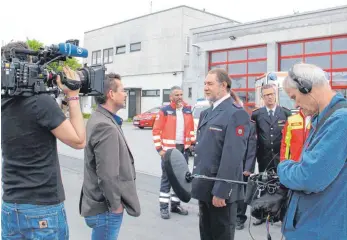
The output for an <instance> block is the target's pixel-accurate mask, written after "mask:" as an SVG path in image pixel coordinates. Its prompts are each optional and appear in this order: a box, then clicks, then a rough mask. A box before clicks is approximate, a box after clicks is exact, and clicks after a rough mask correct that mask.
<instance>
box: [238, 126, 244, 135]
mask: <svg viewBox="0 0 347 240" xmlns="http://www.w3.org/2000/svg"><path fill="white" fill-rule="evenodd" d="M244 134H245V127H244V126H238V127H237V128H236V135H237V136H243V135H244Z"/></svg>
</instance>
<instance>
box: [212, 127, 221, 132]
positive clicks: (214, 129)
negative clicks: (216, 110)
mask: <svg viewBox="0 0 347 240" xmlns="http://www.w3.org/2000/svg"><path fill="white" fill-rule="evenodd" d="M210 130H212V131H218V132H221V131H223V129H221V128H216V127H210Z"/></svg>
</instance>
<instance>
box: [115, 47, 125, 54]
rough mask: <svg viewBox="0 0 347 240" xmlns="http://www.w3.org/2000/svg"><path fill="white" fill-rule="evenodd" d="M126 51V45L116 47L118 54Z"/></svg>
mask: <svg viewBox="0 0 347 240" xmlns="http://www.w3.org/2000/svg"><path fill="white" fill-rule="evenodd" d="M122 53H125V45H123V46H118V47H116V54H122Z"/></svg>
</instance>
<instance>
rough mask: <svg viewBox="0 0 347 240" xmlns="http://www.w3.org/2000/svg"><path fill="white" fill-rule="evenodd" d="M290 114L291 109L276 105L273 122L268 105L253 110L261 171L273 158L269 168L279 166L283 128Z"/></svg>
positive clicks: (252, 117)
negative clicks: (267, 108)
mask: <svg viewBox="0 0 347 240" xmlns="http://www.w3.org/2000/svg"><path fill="white" fill-rule="evenodd" d="M290 115H291V112H290V110H288V109H286V108H283V107H281V106H276V110H275V113H274V116H273V121H272V122H271V120H270V116H269V114H268V112H267V110H266V107H262V108H258V109H255V110H254V111H253V113H252V116H251V119H252V120H253V121H255V122H256V128H257V135H258V145H257V147H258V148H257V161H258V164H259V172H263V171H264V170H265V169H266V168H267V166H268V164H269V162H270V161H271V160H272V159H273V160H272V162H271V163H270V164H269V166H268V169H269V168H272V167H275V166H277V164H278V163H279V159H280V156H279V155H280V148H281V139H282V129H283V127H284V125H285V123H286V121H287V118H288V117H289V116H290ZM276 154H277V155H276ZM275 170H276V169H275Z"/></svg>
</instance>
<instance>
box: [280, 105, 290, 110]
mask: <svg viewBox="0 0 347 240" xmlns="http://www.w3.org/2000/svg"><path fill="white" fill-rule="evenodd" d="M281 107H282V108H283V109H285V110H287V111H290V109H289V108H286V107H283V106H281Z"/></svg>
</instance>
